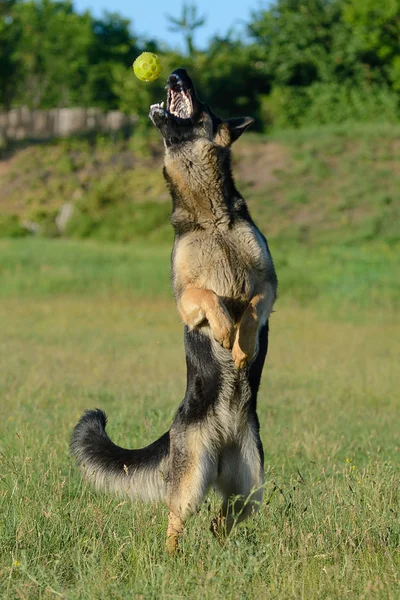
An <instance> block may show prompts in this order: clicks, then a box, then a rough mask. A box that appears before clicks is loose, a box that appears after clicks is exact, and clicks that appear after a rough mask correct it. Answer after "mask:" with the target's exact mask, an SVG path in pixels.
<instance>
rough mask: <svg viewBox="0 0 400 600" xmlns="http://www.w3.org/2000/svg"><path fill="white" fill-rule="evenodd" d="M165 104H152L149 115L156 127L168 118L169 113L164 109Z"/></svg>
mask: <svg viewBox="0 0 400 600" xmlns="http://www.w3.org/2000/svg"><path fill="white" fill-rule="evenodd" d="M163 104H164V103H161V104H152V105H151V106H150V110H149V117H150V119H151V120H152V122H153V124H154V125H155V126H156V127H158V126H159V125H161V124H162V123H163V122H164V121H165V120H166V118H167V113H166V111H165V109H164V106H163Z"/></svg>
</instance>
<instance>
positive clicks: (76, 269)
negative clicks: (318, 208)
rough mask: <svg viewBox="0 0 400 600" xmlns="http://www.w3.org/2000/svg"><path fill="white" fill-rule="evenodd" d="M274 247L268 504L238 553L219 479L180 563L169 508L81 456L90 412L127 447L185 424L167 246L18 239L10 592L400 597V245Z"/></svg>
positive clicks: (11, 372) (5, 442) (0, 527)
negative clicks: (140, 498) (98, 479)
mask: <svg viewBox="0 0 400 600" xmlns="http://www.w3.org/2000/svg"><path fill="white" fill-rule="evenodd" d="M271 249H272V252H273V255H274V257H275V260H276V265H277V271H278V275H279V278H280V299H279V301H278V303H277V305H276V312H275V313H274V314H273V316H272V318H271V343H270V353H269V356H268V360H267V365H266V368H265V371H264V377H263V383H262V387H261V391H260V395H259V415H260V420H261V435H262V439H263V442H264V448H265V456H266V460H265V469H266V485H265V501H264V503H263V505H262V508H261V511H260V513H259V514H258V515H257V516H256V517H255V518H254V519H253V520H251V521H249V522H248V523H247V524H246V525H245V526H240V527H238V528H237V529H236V530H234V532H233V534H232V536H231V538H230V539H229V540H228V541H227V542H226V543H225V545H223V546H221V545H219V544H218V543H217V542H216V541H215V540H214V539H213V538H212V536H211V534H210V533H209V531H208V529H209V522H210V520H211V517H212V516H213V515H214V513H215V512H216V511H217V509H218V498H216V497H215V496H214V494H213V492H210V494H209V498H208V499H207V501H206V502H205V503H204V505H203V506H202V508H201V510H200V512H199V513H198V514H197V515H196V516H195V517H193V518H192V519H191V520H190V521H188V524H187V530H186V532H185V535H184V538H183V543H182V548H183V552H182V554H181V555H179V556H177V557H175V558H172V559H171V558H169V557H168V556H167V555H166V554H165V552H164V537H165V529H166V516H167V512H166V509H165V507H164V506H163V505H144V504H135V505H132V504H131V503H130V502H127V501H125V499H121V498H114V497H110V496H107V495H100V494H96V493H94V492H93V491H92V490H91V489H90V488H88V487H87V486H86V485H85V484H83V483H82V481H81V479H80V476H79V473H78V471H77V469H76V467H75V465H74V464H73V463H72V461H71V460H70V458H69V456H68V441H69V436H70V433H71V430H72V428H73V426H74V424H75V423H76V421H77V419H78V418H79V416H80V414H81V412H82V410H83V409H84V408H89V407H95V406H99V407H101V408H103V409H104V410H105V411H106V412H107V413H108V415H109V419H110V423H109V427H108V431H109V434H110V436H111V437H112V439H113V440H114V441H115V442H116V443H119V444H120V445H123V446H126V447H139V446H142V445H145V444H147V443H149V442H150V441H153V440H154V439H156V437H158V436H159V435H160V434H161V433H163V432H164V431H165V430H166V429H168V428H169V426H170V423H171V419H172V417H173V414H174V411H175V409H176V407H177V405H178V403H179V401H180V400H181V398H182V397H183V394H184V387H185V371H184V353H183V344H182V328H181V325H180V323H179V320H178V317H177V314H176V310H175V308H174V305H173V302H172V294H171V291H170V287H169V274H168V271H169V247H168V246H164V245H155V244H153V245H147V244H145V243H141V244H139V243H137V244H130V245H127V246H119V245H114V244H108V245H101V244H98V243H93V242H81V241H76V242H72V241H69V242H68V241H62V240H59V241H49V240H40V239H37V240H35V239H33V240H32V239H22V240H3V241H1V242H0V281H1V285H0V323H1V337H0V364H1V374H2V376H1V378H0V394H1V395H0V397H1V403H0V428H1V431H0V433H1V436H0V452H1V454H0V461H1V469H0V474H1V480H0V513H1V518H0V597H1V598H2V599H14V598H19V599H38V598H39V599H42V598H43V599H45V598H46V599H47V598H65V599H68V600H75V599H86V598H87V599H89V598H90V599H96V600H98V599H104V600H106V599H107V600H108V599H118V600H119V599H124V600H125V599H131V598H132V599H133V598H135V599H139V598H140V599H146V600H147V599H164V598H165V599H167V598H170V599H181V598H185V599H186V598H187V599H204V598H205V599H210V600H211V599H216V598H224V599H226V598H232V599H235V600H236V599H253V598H254V599H264V598H265V599H277V600H278V599H279V600H281V599H282V600H284V599H289V598H290V599H298V598H299V599H300V598H301V599H304V600H313V599H317V598H318V599H325V598H326V599H327V598H330V599H332V600H336V599H339V598H351V599H353V598H360V599H361V598H363V599H369V598H371V599H372V598H373V599H377V600H378V599H379V600H382V599H386V598H390V599H393V600H397V599H398V598H399V597H400V575H399V571H400V491H399V483H400V476H399V454H400V427H399V415H400V369H399V356H400V320H399V312H398V308H399V300H400V286H399V278H398V256H399V246H398V245H397V246H396V245H393V244H390V245H387V244H385V243H383V242H382V243H380V244H378V243H374V244H373V243H369V244H365V245H362V244H360V245H358V246H357V247H352V246H348V245H335V244H333V243H332V244H331V245H325V246H322V245H321V246H318V247H317V248H316V247H314V248H307V246H305V245H300V244H296V243H295V242H293V243H292V244H291V245H288V244H283V243H282V244H279V243H278V242H274V243H273V244H272V248H271Z"/></svg>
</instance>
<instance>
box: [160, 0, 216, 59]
mask: <svg viewBox="0 0 400 600" xmlns="http://www.w3.org/2000/svg"><path fill="white" fill-rule="evenodd" d="M167 19H168V21H169V23H170V26H169V30H170V31H172V32H173V33H182V34H183V36H184V38H185V42H186V47H187V53H188V55H189V56H193V54H194V52H195V48H194V41H193V40H194V33H195V31H196V29H199V28H200V27H203V25H204V24H205V22H206V19H205V17H204V16H203V17H201V16H200V15H199V13H198V9H197V6H196V5H195V4H189V3H186V2H185V3H184V4H183V6H182V14H181V16H180V17H179V18H176V17H173V16H171V15H167Z"/></svg>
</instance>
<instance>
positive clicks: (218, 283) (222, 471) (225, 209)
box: [71, 69, 277, 551]
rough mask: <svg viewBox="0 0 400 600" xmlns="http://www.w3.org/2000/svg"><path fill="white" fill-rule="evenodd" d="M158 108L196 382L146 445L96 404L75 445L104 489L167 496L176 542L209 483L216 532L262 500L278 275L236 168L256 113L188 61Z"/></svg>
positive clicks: (177, 281) (191, 380) (171, 541)
mask: <svg viewBox="0 0 400 600" xmlns="http://www.w3.org/2000/svg"><path fill="white" fill-rule="evenodd" d="M150 118H151V120H152V121H153V123H154V125H155V126H156V127H157V128H158V129H159V131H160V132H161V134H162V136H163V138H164V144H165V168H164V175H165V178H166V181H167V184H168V187H169V189H170V193H171V197H172V202H173V211H172V218H171V221H172V225H173V227H174V230H175V242H174V247H173V252H172V282H173V289H174V295H175V300H176V304H177V307H178V311H179V313H180V316H181V318H182V321H183V323H184V325H185V329H184V340H185V351H186V363H187V387H186V393H185V397H184V399H183V401H182V402H181V404H180V406H179V408H178V411H177V413H176V415H175V418H174V422H173V424H172V426H171V429H170V430H169V431H168V432H167V433H165V434H164V435H163V436H162V437H161V438H160V439H159V440H157V441H156V442H154V443H153V444H151V445H150V446H147V447H146V448H143V449H140V450H125V449H123V448H120V447H118V446H116V445H114V444H113V442H112V441H111V440H110V439H109V438H108V436H107V434H106V432H105V425H106V419H105V415H104V413H102V412H101V411H100V410H96V411H87V412H86V413H85V415H84V416H83V417H82V419H81V420H80V422H79V423H78V425H77V426H76V428H75V430H74V433H73V436H72V441H71V450H72V454H73V455H74V456H75V457H76V458H77V461H78V463H79V464H80V465H81V467H83V470H84V473H85V475H86V476H87V477H88V478H89V479H91V480H92V481H93V483H94V484H95V485H96V486H97V487H98V488H101V489H109V490H112V491H116V492H125V493H128V494H129V495H130V496H131V497H132V498H135V497H141V498H143V499H148V500H157V499H163V500H164V501H165V502H166V504H167V505H168V507H169V510H170V513H169V520H168V530H167V547H168V549H169V550H170V551H173V550H174V549H175V548H176V546H177V543H178V539H179V536H180V534H181V533H182V530H183V524H184V521H185V519H186V518H187V517H188V516H189V515H190V514H192V513H194V512H195V511H196V510H197V509H198V507H199V506H200V504H201V502H202V501H203V499H204V497H205V494H206V491H207V489H208V488H209V487H211V486H213V487H214V488H215V489H216V490H217V491H219V492H220V493H221V495H222V499H223V504H222V508H221V512H220V515H219V516H218V517H217V518H216V519H214V521H213V523H212V528H213V531H214V532H215V533H219V532H221V533H222V532H229V531H230V529H231V528H232V525H233V523H234V522H235V520H237V521H240V520H243V519H244V518H246V517H247V516H248V515H249V514H250V513H251V512H252V511H253V510H254V509H256V508H257V506H258V505H259V503H260V501H261V499H262V495H263V482H264V468H263V463H264V457H263V448H262V443H261V440H260V436H259V422H258V417H257V413H256V398H257V392H258V388H259V384H260V379H261V371H262V368H263V364H264V360H265V357H266V354H267V347H268V319H269V316H270V314H271V311H272V307H273V304H274V301H275V297H276V289H277V280H276V275H275V271H274V267H273V263H272V259H271V256H270V253H269V250H268V245H267V242H266V240H265V238H264V237H263V235H262V234H261V233H260V231H259V230H258V229H257V227H256V226H255V224H254V223H253V221H252V219H251V217H250V215H249V212H248V209H247V206H246V203H245V201H244V199H243V198H242V196H241V195H240V194H239V192H238V191H237V189H236V187H235V184H234V181H233V178H232V174H231V164H230V146H231V144H232V143H233V142H234V141H235V140H236V139H237V138H238V137H239V136H240V135H241V134H242V133H243V131H244V130H245V129H246V128H247V127H248V126H249V125H250V124H251V123H252V119H250V118H239V119H230V120H222V119H219V118H218V117H217V116H215V115H214V114H213V113H212V111H211V110H210V109H209V108H208V107H207V106H206V105H204V104H203V103H201V102H200V101H199V100H198V98H197V96H196V93H195V90H194V87H193V83H192V81H191V79H190V78H189V77H188V75H187V73H186V71H185V70H183V69H178V70H177V71H174V73H172V74H171V75H170V77H169V80H168V98H167V108H166V109H164V107H163V105H153V106H152V107H151V108H150ZM232 498H235V499H236V501H235V503H233V502H231V499H232Z"/></svg>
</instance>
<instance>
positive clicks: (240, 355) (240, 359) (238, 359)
mask: <svg viewBox="0 0 400 600" xmlns="http://www.w3.org/2000/svg"><path fill="white" fill-rule="evenodd" d="M232 358H233V362H234V363H235V367H236V368H237V369H243V368H244V367H245V366H246V364H247V362H248V361H249V360H250V358H251V356H248V355H247V354H246V353H245V352H243V350H242V349H241V347H240V346H239V343H238V342H237V341H235V343H234V344H233V348H232Z"/></svg>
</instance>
